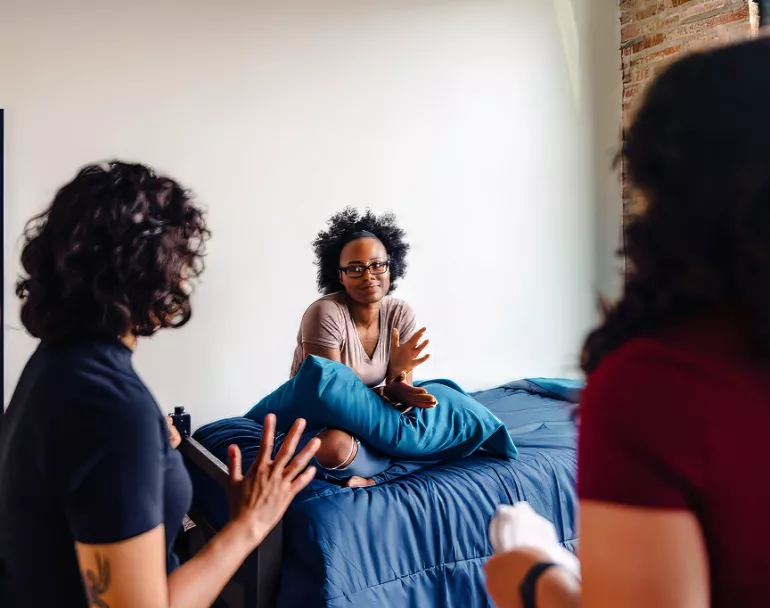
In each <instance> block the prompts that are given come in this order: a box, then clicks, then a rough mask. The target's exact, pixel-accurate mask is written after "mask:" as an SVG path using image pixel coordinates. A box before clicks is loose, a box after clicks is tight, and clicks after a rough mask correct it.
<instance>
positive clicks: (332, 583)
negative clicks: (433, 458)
mask: <svg viewBox="0 0 770 608" xmlns="http://www.w3.org/2000/svg"><path fill="white" fill-rule="evenodd" d="M474 396H475V397H476V399H477V400H478V401H479V402H481V403H482V404H484V405H485V406H487V407H488V408H489V409H490V410H491V411H492V412H493V413H495V414H496V415H497V416H498V417H499V418H500V419H501V420H502V421H503V422H504V423H505V425H506V427H507V428H508V430H509V432H510V434H511V437H512V438H513V441H514V443H515V444H516V445H517V446H518V447H519V458H518V460H509V459H501V458H496V457H490V456H484V455H475V456H471V457H468V458H464V459H462V460H459V461H455V462H450V463H443V464H442V463H436V464H434V465H431V466H428V467H426V466H425V463H424V462H422V463H410V462H401V463H398V464H395V465H394V466H392V467H391V469H389V470H388V471H386V472H385V474H383V476H382V478H381V479H380V480H378V481H380V483H379V484H378V485H377V486H374V487H371V488H361V489H356V490H350V489H347V488H342V487H339V486H336V485H332V484H330V483H327V482H324V481H320V480H318V481H314V482H313V483H312V484H311V485H310V486H309V488H308V489H307V490H305V491H304V492H303V493H302V494H301V495H300V496H298V497H297V499H296V500H295V502H294V504H293V505H292V507H291V508H290V509H289V511H288V513H287V514H286V517H285V520H284V522H285V525H284V564H283V569H282V583H281V591H280V595H279V607H280V608H293V607H295V606H302V607H303V608H314V607H326V608H337V607H342V606H357V607H385V606H387V607H391V606H404V607H415V608H418V607H419V608H425V607H430V606H441V607H444V606H447V607H450V608H453V607H458V608H459V607H462V608H468V607H476V606H481V607H486V606H489V607H491V606H492V603H491V601H490V600H489V599H488V597H487V594H486V592H485V590H484V575H483V564H484V562H485V561H486V559H487V558H488V557H489V556H490V555H491V553H492V549H491V546H490V544H489V540H488V534H487V529H488V526H489V520H490V518H491V517H492V515H493V513H494V511H495V509H496V508H497V506H498V505H499V504H501V503H504V504H513V503H515V502H518V501H522V500H526V501H528V502H529V503H530V504H531V505H532V507H533V508H534V509H535V510H536V511H537V512H538V513H540V514H541V515H543V516H545V517H546V518H548V519H549V520H551V521H553V523H554V524H555V526H556V530H557V533H558V535H559V539H560V541H561V542H562V544H563V545H564V546H565V547H567V548H569V549H571V550H574V549H575V548H576V543H577V531H576V526H577V522H576V512H577V495H576V490H575V478H576V468H577V455H576V429H575V425H574V422H573V412H574V406H572V405H571V404H570V403H569V402H566V401H563V400H562V399H564V393H559V391H557V390H555V389H554V385H548V384H547V383H540V384H538V383H535V382H534V381H533V382H530V381H520V382H515V383H511V384H509V385H506V386H503V387H500V388H497V389H494V390H491V391H485V392H482V393H477V394H476V395H474ZM242 420H243V419H231V420H230V421H229V422H227V423H226V424H222V422H224V421H220V422H218V423H214V426H212V425H208V427H204V428H202V429H200V431H199V432H198V433H197V434H196V435H198V438H199V440H201V441H202V443H204V445H206V446H207V447H208V448H209V449H210V450H212V451H213V452H214V453H215V454H217V455H220V454H222V448H221V447H220V444H224V443H229V442H232V440H229V441H223V440H224V439H225V438H226V436H227V435H231V433H230V432H229V431H227V428H228V427H230V429H231V430H232V428H236V429H237V428H239V426H238V425H241V427H240V428H239V430H237V431H236V432H235V435H237V436H239V437H240V439H238V440H236V443H239V444H241V445H242V448H244V447H245V450H244V460H247V459H249V458H253V455H254V453H255V452H256V446H257V444H258V438H257V439H253V437H252V436H253V435H254V432H255V431H256V428H252V429H248V428H246V427H245V426H243V425H245V424H246V423H243V422H241V421H242ZM249 422H251V421H249ZM251 424H252V425H253V424H254V423H253V422H251ZM256 426H258V425H255V427H256ZM246 436H248V437H249V438H248V440H245V443H246V445H245V446H244V437H246ZM224 450H226V445H224ZM191 474H192V475H193V484H194V488H195V502H196V505H198V507H199V508H201V509H202V510H203V511H204V513H206V514H207V515H208V517H209V518H210V520H211V521H212V522H213V523H214V522H216V523H221V522H223V521H224V519H223V518H224V517H226V515H225V514H226V504H225V501H224V496H223V495H222V493H221V491H218V490H216V489H212V487H211V486H210V485H206V484H205V483H202V480H201V478H200V476H199V474H197V473H196V472H195V471H191ZM212 490H213V493H212ZM214 498H217V499H218V500H214Z"/></svg>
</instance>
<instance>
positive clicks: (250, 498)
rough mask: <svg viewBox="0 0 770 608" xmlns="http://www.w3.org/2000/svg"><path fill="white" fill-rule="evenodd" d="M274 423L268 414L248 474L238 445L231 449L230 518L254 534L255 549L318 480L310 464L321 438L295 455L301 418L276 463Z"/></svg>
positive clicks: (280, 451)
mask: <svg viewBox="0 0 770 608" xmlns="http://www.w3.org/2000/svg"><path fill="white" fill-rule="evenodd" d="M275 424H276V419H275V416H274V415H273V414H268V415H267V416H266V417H265V422H264V426H263V430H262V441H261V442H260V445H259V453H258V454H257V457H256V459H255V460H254V462H253V463H252V465H251V466H250V467H249V470H248V471H247V472H246V475H244V474H243V472H242V468H241V451H240V449H239V448H238V446H237V445H231V446H230V448H229V450H228V456H229V459H228V460H229V462H228V469H229V471H230V492H229V498H230V516H231V518H232V519H233V520H237V521H240V522H242V523H243V524H244V526H245V528H246V530H247V531H248V532H249V534H251V535H253V541H254V543H255V546H256V545H258V544H259V543H260V542H262V540H263V539H264V538H265V537H266V536H267V535H268V533H269V532H270V530H272V529H273V527H275V525H276V524H277V523H278V522H279V521H280V520H281V518H282V517H283V514H284V513H285V512H286V509H287V508H288V507H289V505H290V504H291V501H292V500H293V499H294V497H295V496H296V495H297V494H298V493H299V492H300V491H301V490H302V489H303V488H304V487H305V486H307V485H308V484H309V483H310V482H311V481H312V479H313V477H315V474H316V469H315V467H308V466H307V465H308V464H309V463H310V461H311V460H312V458H313V456H314V455H315V453H316V451H318V448H319V446H320V445H321V441H320V440H319V439H318V438H313V439H312V440H311V441H310V442H309V443H308V444H307V445H306V446H305V448H304V449H303V450H302V451H301V452H300V453H299V454H297V455H296V456H294V452H295V450H296V449H297V444H298V442H299V439H300V437H301V435H302V432H303V431H304V430H305V421H304V420H303V419H302V418H300V419H298V420H297V421H296V422H295V423H294V425H293V426H292V427H291V430H290V431H289V434H288V435H287V436H286V439H285V440H284V442H283V445H281V449H280V450H278V454H277V455H276V457H275V460H273V459H272V455H273V445H274V442H275ZM306 467H307V468H306Z"/></svg>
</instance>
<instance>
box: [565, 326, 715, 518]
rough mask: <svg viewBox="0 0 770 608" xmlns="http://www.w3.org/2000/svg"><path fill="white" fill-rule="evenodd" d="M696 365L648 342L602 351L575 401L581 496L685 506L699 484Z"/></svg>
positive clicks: (701, 444)
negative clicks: (602, 358)
mask: <svg viewBox="0 0 770 608" xmlns="http://www.w3.org/2000/svg"><path fill="white" fill-rule="evenodd" d="M698 377H699V375H698V373H697V370H694V369H692V368H691V367H690V366H689V365H688V364H687V363H686V362H684V361H681V360H677V359H676V357H673V356H670V355H669V354H667V353H666V351H665V350H664V348H663V347H662V346H660V345H657V344H655V343H652V342H645V341H636V342H634V343H631V344H630V345H629V346H628V347H624V348H623V349H622V350H621V351H618V352H617V353H615V354H612V355H610V356H609V357H608V358H607V359H606V360H605V362H603V363H602V364H601V366H600V367H599V369H598V370H597V371H596V372H595V373H594V374H593V375H592V376H591V377H590V378H589V379H588V384H587V387H586V390H585V392H584V394H583V400H582V403H581V405H580V446H579V459H578V490H579V493H580V496H581V498H582V499H588V500H598V501H602V502H611V503H618V504H625V505H630V506H638V507H650V508H662V509H688V508H691V506H692V502H693V500H694V499H695V496H696V494H697V493H698V492H699V491H700V489H701V488H702V478H703V475H704V473H703V469H704V464H705V460H704V455H705V453H704V442H705V433H704V431H703V428H702V425H703V414H704V412H702V411H698V404H697V401H698V398H697V396H696V395H697V391H693V387H694V386H696V385H697V382H698Z"/></svg>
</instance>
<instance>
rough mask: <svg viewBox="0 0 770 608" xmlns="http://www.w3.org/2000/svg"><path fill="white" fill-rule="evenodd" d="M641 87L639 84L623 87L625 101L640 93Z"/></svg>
mask: <svg viewBox="0 0 770 608" xmlns="http://www.w3.org/2000/svg"><path fill="white" fill-rule="evenodd" d="M640 89H641V87H640V86H639V85H638V84H632V85H626V86H624V87H623V99H624V100H629V99H633V97H634V96H635V95H636V94H637V93H638V92H639V91H640Z"/></svg>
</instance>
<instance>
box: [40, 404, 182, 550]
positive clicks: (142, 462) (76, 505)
mask: <svg viewBox="0 0 770 608" xmlns="http://www.w3.org/2000/svg"><path fill="white" fill-rule="evenodd" d="M129 394H130V395H131V396H133V394H132V393H129ZM137 399H138V400H139V402H138V403H137V402H135V401H134V402H132V401H126V400H125V399H124V398H121V397H120V396H118V395H114V396H113V395H111V394H110V393H109V392H107V391H105V394H104V395H102V396H101V399H100V400H99V401H94V395H89V401H88V402H87V403H85V404H84V403H81V404H78V405H77V406H75V407H77V408H78V410H79V411H78V412H76V413H72V419H74V420H78V422H79V424H78V426H77V428H73V429H68V431H67V432H66V433H61V434H57V440H56V442H55V443H56V444H57V451H58V452H59V453H58V457H57V454H51V456H52V457H53V458H54V459H55V460H54V462H53V463H52V464H51V470H53V471H54V472H55V475H56V476H57V477H58V480H57V482H56V483H57V485H58V486H59V487H60V491H61V499H62V502H63V507H64V512H65V515H66V517H67V520H68V523H69V527H70V529H71V531H72V534H73V536H74V538H75V540H76V541H78V542H81V543H86V544H104V543H112V542H118V541H121V540H126V539H129V538H133V537H135V536H138V535H140V534H143V533H144V532H148V531H149V530H152V529H153V528H155V527H157V526H158V525H160V524H161V523H163V521H164V520H163V515H164V513H163V478H164V474H165V450H167V449H170V447H169V446H168V443H167V439H165V436H164V428H163V425H164V424H165V421H164V420H163V419H162V416H161V414H160V411H159V410H158V408H157V406H156V405H155V404H154V402H153V401H152V400H151V398H150V397H149V396H144V395H138V396H137ZM166 432H167V431H166Z"/></svg>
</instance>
